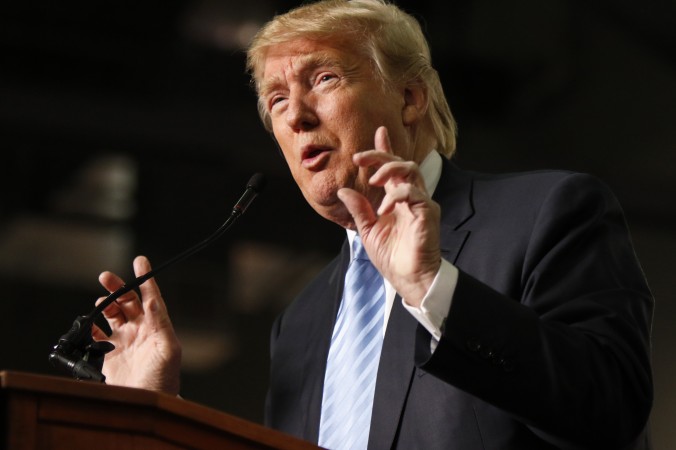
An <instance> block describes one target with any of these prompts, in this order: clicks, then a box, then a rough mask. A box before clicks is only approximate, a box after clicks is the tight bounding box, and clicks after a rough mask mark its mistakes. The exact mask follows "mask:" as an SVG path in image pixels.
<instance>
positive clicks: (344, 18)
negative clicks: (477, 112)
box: [247, 0, 456, 158]
mask: <svg viewBox="0 0 676 450" xmlns="http://www.w3.org/2000/svg"><path fill="white" fill-rule="evenodd" d="M303 38H305V39H310V40H322V41H327V40H331V41H334V42H339V43H345V42H347V43H348V44H349V45H351V47H350V48H351V49H354V50H356V51H361V52H362V53H363V54H364V56H366V57H368V58H370V60H371V62H372V64H373V66H374V71H375V73H376V75H377V76H379V77H380V78H381V79H382V80H383V81H384V82H385V83H392V84H393V85H406V84H410V83H418V84H421V85H422V86H423V87H424V88H425V89H426V90H427V92H428V96H429V105H428V108H427V112H426V116H427V118H428V120H429V122H430V123H431V125H432V129H433V132H434V135H435V137H436V140H437V151H439V153H441V154H443V155H445V156H446V157H448V158H450V157H451V156H452V155H453V153H454V151H455V136H456V124H455V120H454V119H453V115H452V114H451V110H450V108H449V106H448V102H447V101H446V97H445V96H444V92H443V88H442V87H441V81H440V80H439V74H438V73H437V71H436V70H435V69H434V68H433V67H432V64H431V56H430V50H429V46H428V44H427V41H426V39H425V36H424V35H423V32H422V30H421V28H420V24H419V23H418V21H417V20H416V19H415V18H413V17H412V16H411V15H409V14H407V13H405V12H403V11H402V10H401V9H399V8H398V7H396V6H395V5H393V4H389V3H387V2H386V1H384V0H351V1H348V0H323V1H319V2H316V3H311V4H308V5H303V6H300V7H298V8H296V9H293V10H291V11H290V12H288V13H286V14H283V15H279V16H276V17H275V18H274V19H272V20H271V21H270V22H268V23H267V24H266V25H265V26H264V27H263V28H262V29H261V30H260V31H259V32H258V34H256V36H255V37H254V39H253V41H252V43H251V45H250V46H249V50H248V52H247V69H248V71H249V73H250V74H251V76H252V81H253V83H254V86H255V88H256V91H257V92H259V93H260V91H259V88H260V83H261V76H262V71H263V68H264V65H265V58H266V54H267V50H268V49H269V48H270V47H272V46H275V45H279V44H282V43H286V42H290V41H293V40H296V39H303ZM258 112H259V114H260V117H261V120H262V121H263V123H264V124H265V127H266V128H267V129H268V130H271V129H272V126H271V121H270V116H269V114H268V112H267V108H265V105H264V103H263V101H262V99H261V98H260V96H259V99H258Z"/></svg>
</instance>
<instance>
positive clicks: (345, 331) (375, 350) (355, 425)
mask: <svg viewBox="0 0 676 450" xmlns="http://www.w3.org/2000/svg"><path fill="white" fill-rule="evenodd" d="M352 248H353V251H352V255H353V257H352V261H351V262H350V265H349V266H348V268H347V274H346V275H345V289H344V291H343V301H342V302H341V304H340V309H339V310H338V317H337V318H336V324H335V326H334V328H333V335H332V337H331V347H330V349H329V356H328V359H327V364H326V374H325V375H324V396H323V399H322V415H321V420H320V425H319V445H320V446H322V447H326V448H329V449H331V450H334V449H365V448H366V446H367V444H368V438H369V429H370V427H371V411H372V409H373V395H374V393H375V386H376V375H377V373H378V362H379V360H380V351H381V349H382V346H383V321H384V313H385V286H384V284H383V278H382V277H381V276H380V274H379V273H378V271H377V270H376V268H375V267H374V266H373V264H371V261H369V259H368V256H367V255H366V251H365V250H364V247H363V246H362V244H361V239H360V238H359V236H355V239H354V241H353V243H352Z"/></svg>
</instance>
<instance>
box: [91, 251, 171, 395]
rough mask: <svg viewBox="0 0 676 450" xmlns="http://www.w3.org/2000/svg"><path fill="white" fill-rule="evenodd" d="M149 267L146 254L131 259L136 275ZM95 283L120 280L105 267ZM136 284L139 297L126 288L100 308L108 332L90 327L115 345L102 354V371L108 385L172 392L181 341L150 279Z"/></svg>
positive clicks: (111, 287)
mask: <svg viewBox="0 0 676 450" xmlns="http://www.w3.org/2000/svg"><path fill="white" fill-rule="evenodd" d="M150 269H151V267H150V262H149V261H148V259H147V258H146V257H144V256H139V257H137V258H136V259H134V273H135V274H136V276H141V275H144V274H146V273H148V272H149V271H150ZM99 282H100V283H101V285H103V287H104V288H106V289H107V290H108V291H110V292H113V291H115V290H117V289H118V288H119V287H121V286H122V285H123V284H124V281H123V280H122V279H121V278H120V277H118V276H117V275H115V274H113V273H111V272H103V273H102V274H101V275H100V276H99ZM139 289H140V292H141V298H139V296H138V295H137V294H136V292H134V291H131V292H129V293H127V294H125V295H123V296H122V297H120V298H119V299H117V302H113V303H111V304H110V305H109V306H108V307H107V308H106V309H104V310H103V316H104V317H105V318H106V320H107V321H108V324H109V325H110V328H111V330H112V333H111V335H110V336H106V334H105V333H104V332H103V331H102V330H101V329H100V328H98V327H96V326H95V327H94V329H93V331H92V336H93V337H94V339H95V340H97V341H98V340H107V341H110V342H111V343H113V344H114V345H115V350H113V351H112V352H110V353H108V354H106V357H105V361H104V364H103V374H104V375H105V376H106V382H107V383H108V384H117V385H122V386H128V387H137V388H143V389H150V390H154V391H160V392H165V393H167V394H172V395H176V394H178V392H179V386H180V366H181V346H180V344H179V342H178V338H177V337H176V333H175V332H174V328H173V326H172V324H171V320H170V319H169V314H168V312H167V308H166V305H165V304H164V300H163V299H162V295H161V294H160V290H159V287H158V286H157V283H156V282H155V279H154V278H151V279H150V280H148V281H146V282H145V283H143V284H142V285H141V286H140V288H139ZM102 300H103V298H100V299H99V300H98V302H101V301H102ZM98 302H97V303H98Z"/></svg>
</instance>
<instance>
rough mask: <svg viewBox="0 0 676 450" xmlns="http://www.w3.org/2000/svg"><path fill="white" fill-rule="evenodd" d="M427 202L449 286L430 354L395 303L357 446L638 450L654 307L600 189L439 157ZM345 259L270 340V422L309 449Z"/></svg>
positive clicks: (580, 180) (584, 179)
mask: <svg viewBox="0 0 676 450" xmlns="http://www.w3.org/2000/svg"><path fill="white" fill-rule="evenodd" d="M434 199H435V200H436V201H437V202H438V203H439V204H440V205H441V207H442V218H441V222H442V229H441V246H442V251H443V256H444V258H446V259H447V260H448V261H450V262H451V263H453V264H455V265H456V266H457V267H458V269H459V270H460V277H459V280H458V285H457V288H456V291H455V294H454V297H453V303H452V306H451V310H450V314H449V316H448V318H447V321H446V323H445V328H444V330H443V336H442V339H441V341H440V342H439V345H438V347H437V349H436V351H435V352H434V354H433V355H431V354H430V350H429V348H430V345H429V344H430V335H429V334H428V333H427V331H425V330H424V328H423V327H422V326H420V325H418V323H417V322H416V321H415V319H414V318H412V317H411V316H410V314H409V313H408V312H407V311H406V310H405V309H404V308H403V307H402V306H401V301H400V299H399V298H397V299H395V303H394V307H393V309H392V312H391V316H390V320H389V323H388V327H387V331H386V335H385V340H384V344H383V351H382V355H381V359H380V366H379V370H378V380H377V384H376V393H375V399H374V406H373V417H372V422H371V433H370V438H369V448H371V449H385V448H394V447H397V448H403V449H416V448H419V449H461V450H472V449H520V450H521V449H546V448H593V449H601V448H613V449H619V448H646V447H647V443H646V436H645V431H644V427H645V426H646V421H647V417H648V414H649V411H650V407H651V404H652V381H651V372H650V360H649V346H650V343H649V334H650V321H651V316H652V305H653V300H652V296H651V294H650V292H649V290H648V287H647V285H646V283H645V280H644V277H643V274H642V271H641V268H640V267H639V265H638V263H637V261H636V258H635V255H634V251H633V249H632V245H631V242H630V238H629V234H628V231H627V228H626V225H625V222H624V218H623V215H622V212H621V209H620V207H619V205H618V204H617V202H616V200H615V198H614V197H613V195H612V194H611V193H610V192H609V191H608V189H607V188H606V187H605V186H604V185H603V184H601V183H600V182H598V181H597V180H596V179H594V178H593V177H590V176H587V175H581V174H575V173H568V172H534V173H528V174H513V175H501V176H488V175H482V174H477V173H470V172H464V171H461V170H459V169H457V168H456V167H455V166H454V165H452V164H451V163H449V162H447V161H445V162H444V165H443V169H442V176H441V180H440V182H439V185H438V186H437V189H436V191H435V193H434ZM348 257H349V250H348V248H347V245H344V246H343V249H342V251H341V253H340V255H339V256H338V257H337V258H336V259H335V260H334V261H333V262H332V263H331V264H330V265H329V266H328V267H327V268H326V269H325V270H324V271H323V272H322V273H321V274H320V275H319V276H318V277H317V278H316V279H315V280H314V281H313V282H312V283H311V284H310V285H309V286H308V287H307V288H306V289H305V290H304V291H303V292H302V293H301V294H300V296H299V297H298V298H297V299H296V300H295V302H294V303H293V304H292V305H291V306H289V307H288V308H287V310H286V311H285V312H284V313H283V314H282V315H281V316H280V317H279V318H278V320H277V321H276V323H275V326H274V328H273V331H272V339H271V355H272V361H271V382H270V390H269V394H268V402H267V405H266V420H267V423H268V425H269V426H271V427H273V428H277V429H280V430H282V431H285V432H288V433H290V434H293V435H296V436H299V437H301V438H304V439H307V440H309V441H313V442H317V436H318V430H319V416H320V410H321V401H322V385H323V381H324V370H325V366H326V357H327V354H328V350H329V343H330V339H331V332H332V329H333V323H334V320H335V317H336V313H337V311H338V305H339V302H340V299H341V295H342V288H343V279H344V275H345V270H346V267H347V262H348V261H347V260H348Z"/></svg>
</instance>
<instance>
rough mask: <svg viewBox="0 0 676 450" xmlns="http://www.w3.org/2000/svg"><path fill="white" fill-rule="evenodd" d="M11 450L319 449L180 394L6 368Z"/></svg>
mask: <svg viewBox="0 0 676 450" xmlns="http://www.w3.org/2000/svg"><path fill="white" fill-rule="evenodd" d="M0 387H1V389H0V404H1V405H2V406H1V407H0V439H2V441H0V445H2V448H3V449H7V450H29V449H30V450H61V449H63V450H78V449H87V450H92V449H97V450H127V449H130V450H131V449H134V450H177V449H209V450H212V449H294V450H295V449H308V450H310V449H315V450H316V449H317V448H318V447H316V446H315V445H313V444H310V443H308V442H305V441H301V440H299V439H296V438H294V437H291V436H288V435H286V434H283V433H280V432H278V431H275V430H271V429H268V428H265V427H263V426H261V425H257V424H254V423H251V422H248V421H246V420H243V419H239V418H237V417H233V416H230V415H228V414H225V413H222V412H220V411H216V410H214V409H211V408H207V407H205V406H202V405H198V404H196V403H193V402H190V401H187V400H183V399H180V398H176V397H172V396H168V395H164V394H159V393H156V392H150V391H145V390H141V389H131V388H124V387H119V386H107V385H104V384H95V383H91V382H79V381H74V380H70V379H67V378H59V377H50V376H42V375H35V374H29V373H20V372H9V371H4V372H0Z"/></svg>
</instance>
